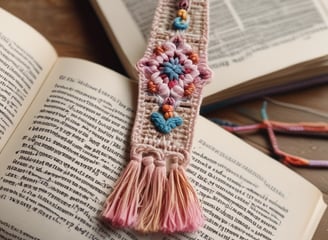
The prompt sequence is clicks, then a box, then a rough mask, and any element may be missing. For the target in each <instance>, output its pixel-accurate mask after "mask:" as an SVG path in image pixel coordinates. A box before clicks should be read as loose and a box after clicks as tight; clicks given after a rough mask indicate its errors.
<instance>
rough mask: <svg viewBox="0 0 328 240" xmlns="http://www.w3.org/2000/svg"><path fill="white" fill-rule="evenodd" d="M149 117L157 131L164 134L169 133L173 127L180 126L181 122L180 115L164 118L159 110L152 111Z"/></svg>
mask: <svg viewBox="0 0 328 240" xmlns="http://www.w3.org/2000/svg"><path fill="white" fill-rule="evenodd" d="M150 119H151V121H152V123H153V124H154V126H155V128H156V129H157V131H159V132H161V133H164V134H167V133H170V132H171V131H172V130H173V129H174V128H176V127H178V126H181V125H182V123H183V120H182V118H181V117H172V118H169V119H167V120H166V119H165V118H164V117H163V115H162V114H161V113H159V112H153V113H152V114H151V115H150Z"/></svg>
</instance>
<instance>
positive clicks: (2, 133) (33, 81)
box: [0, 8, 57, 152]
mask: <svg viewBox="0 0 328 240" xmlns="http://www.w3.org/2000/svg"><path fill="white" fill-rule="evenodd" d="M56 58H57V55H56V53H55V50H54V49H53V47H52V46H51V45H50V43H49V42H48V41H47V40H45V39H44V38H43V37H42V36H41V35H40V34H39V33H37V32H36V31H35V30H34V29H32V28H31V27H30V26H28V25H27V24H25V23H24V22H22V21H21V20H19V19H17V18H16V17H14V16H12V15H10V14H9V13H7V12H6V11H5V10H3V9H1V8H0V89H1V91H0V152H1V149H2V148H3V146H4V145H5V143H6V141H7V139H8V138H9V136H10V135H11V134H12V132H13V131H14V129H15V127H16V125H17V123H18V122H19V121H20V119H21V118H22V116H23V115H24V113H25V110H26V108H27V107H28V106H29V104H30V103H31V101H32V99H33V97H34V95H35V94H36V93H37V91H38V90H39V88H40V86H41V84H42V82H43V80H44V78H45V76H46V75H47V73H48V71H49V70H50V68H51V67H52V65H53V64H54V62H55V60H56Z"/></svg>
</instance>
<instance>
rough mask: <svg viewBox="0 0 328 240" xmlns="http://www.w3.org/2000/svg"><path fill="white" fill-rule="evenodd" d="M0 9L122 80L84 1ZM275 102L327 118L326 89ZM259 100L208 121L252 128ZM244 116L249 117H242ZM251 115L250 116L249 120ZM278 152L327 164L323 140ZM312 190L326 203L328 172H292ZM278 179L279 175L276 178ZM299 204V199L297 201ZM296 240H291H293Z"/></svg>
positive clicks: (0, 2) (326, 228) (284, 112)
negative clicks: (315, 188)
mask: <svg viewBox="0 0 328 240" xmlns="http://www.w3.org/2000/svg"><path fill="white" fill-rule="evenodd" d="M0 7H2V8H4V9H6V10H8V11H9V12H11V13H12V14H14V15H16V16H17V17H19V18H21V19H22V20H24V21H25V22H27V23H28V24H30V25H31V26H33V27H34V28H35V29H37V30H38V31H39V32H40V33H41V34H43V35H44V36H45V37H46V38H47V39H48V40H49V41H50V42H51V43H52V44H53V46H54V47H55V49H56V50H57V52H58V55H59V56H69V57H79V58H84V59H88V60H91V61H93V62H97V63H99V64H102V65H104V66H107V67H109V68H111V69H113V70H115V71H117V72H120V73H122V74H125V71H124V69H123V67H122V65H121V64H120V62H119V60H118V57H117V55H116V53H115V51H114V49H113V47H112V46H111V44H110V42H109V40H108V39H107V37H106V34H105V32H104V30H103V28H102V26H101V24H100V22H99V20H98V18H97V16H96V15H95V13H94V12H93V9H92V7H91V5H90V4H89V2H88V1H86V0H83V1H81V0H79V1H78V0H24V1H23V0H10V1H8V0H0ZM270 97H272V98H274V99H275V100H279V101H282V102H287V103H293V104H297V105H300V106H305V107H307V108H309V109H311V110H318V111H321V112H323V113H324V114H328V84H323V85H320V86H315V87H311V88H307V89H305V90H297V91H293V92H289V93H286V94H281V95H276V96H270ZM261 104H262V100H252V101H247V102H243V103H242V104H237V105H233V106H229V107H226V108H224V109H220V110H218V111H216V112H213V113H211V114H207V115H206V116H207V117H219V118H221V119H227V120H230V121H234V122H236V123H239V124H248V123H254V122H256V121H257V120H258V119H259V109H260V106H261ZM245 110H246V112H247V114H245V113H244V111H245ZM247 115H249V116H247ZM269 116H270V117H271V118H272V119H274V120H283V121H284V120H285V121H288V120H289V121H293V120H294V121H317V120H322V121H327V116H326V117H325V118H321V117H319V116H317V115H314V114H310V113H304V112H303V111H294V110H291V109H289V108H284V107H280V106H278V105H272V104H270V103H269ZM240 137H242V138H243V139H244V140H245V141H247V142H248V143H249V144H251V145H253V146H255V147H256V148H258V149H260V150H261V151H264V152H266V153H268V154H271V148H270V145H269V144H268V141H267V136H266V134H265V132H262V133H256V134H243V135H242V136H240ZM278 141H279V144H280V145H281V147H282V149H283V150H285V151H287V152H289V153H291V154H296V155H301V156H303V157H306V158H311V159H328V148H327V147H328V144H327V137H324V138H321V139H313V138H309V137H300V136H286V135H279V140H278ZM290 168H292V169H293V170H294V171H296V172H298V173H299V174H300V175H302V176H304V177H305V178H306V179H308V180H309V181H311V182H312V183H313V184H314V185H316V186H317V187H318V188H319V189H320V190H321V191H322V192H323V193H324V198H325V201H326V202H327V203H328V184H327V183H328V169H327V170H325V169H307V168H296V167H290ZM277 175H279V173H277ZM300 201H302V199H300ZM313 239H315V240H323V239H328V212H327V211H326V213H325V215H324V217H323V219H322V221H321V222H320V225H319V227H318V229H317V231H316V234H315V236H314V238H313ZM291 240H294V239H291Z"/></svg>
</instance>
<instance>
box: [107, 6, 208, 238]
mask: <svg viewBox="0 0 328 240" xmlns="http://www.w3.org/2000/svg"><path fill="white" fill-rule="evenodd" d="M190 2H191V1H190V0H179V1H177V0H170V1H167V0H160V1H159V4H158V8H157V9H156V13H155V14H154V16H155V17H154V21H153V24H152V26H153V28H152V32H151V34H150V40H149V43H148V46H147V50H146V52H145V55H144V57H143V58H142V59H141V60H140V61H139V62H138V64H137V70H138V72H139V93H138V107H137V111H136V116H135V121H134V126H133V131H132V134H131V144H130V146H131V155H130V162H129V163H128V165H127V167H126V168H125V169H124V170H123V172H122V174H121V176H120V177H119V179H118V181H117V183H116V186H115V188H114V189H113V191H112V193H111V194H110V196H109V197H108V199H107V201H106V204H105V209H104V211H103V212H102V220H103V221H104V222H106V223H110V224H112V225H115V226H119V227H128V228H132V229H134V230H137V231H140V232H142V233H149V232H158V231H161V232H167V233H174V232H191V231H196V230H197V229H198V228H200V227H201V226H202V225H203V223H204V216H203V214H202V207H201V203H200V201H199V200H198V197H197V193H196V191H195V190H194V188H193V186H192V184H191V183H190V182H189V180H188V177H187V174H186V171H185V168H186V166H187V165H188V163H189V162H190V159H191V148H192V144H191V143H192V137H193V130H194V126H195V122H196V121H195V119H196V118H197V116H198V112H199V111H198V110H199V106H200V103H201V90H202V87H203V86H204V85H205V84H207V83H208V82H209V79H210V77H211V71H210V70H209V68H208V67H207V64H206V62H207V51H206V48H207V39H208V24H207V20H208V19H207V17H208V0H202V4H197V5H196V6H197V7H195V11H194V12H193V15H192V17H194V19H195V21H193V23H194V24H193V27H192V28H190V29H189V30H188V32H183V31H184V30H185V29H187V28H188V26H189V20H190V16H189V12H188V11H189V9H190ZM176 3H177V5H175V4H176ZM175 7H177V9H176V8H175ZM174 11H177V18H176V19H175V20H173V19H171V18H167V17H162V16H171V13H172V12H174ZM172 21H173V30H176V31H172V28H170V27H169V28H168V26H171V25H172ZM172 34H173V36H172ZM169 36H170V37H169ZM170 38H171V39H170ZM188 43H189V44H192V45H193V47H194V49H193V48H192V46H191V45H189V44H188ZM197 53H198V54H200V55H198V54H197ZM178 115H181V116H186V117H185V119H182V117H180V116H178ZM182 124H183V127H180V126H181V125H182ZM178 127H180V128H179V129H176V128H178Z"/></svg>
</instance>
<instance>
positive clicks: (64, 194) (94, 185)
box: [0, 58, 325, 240]
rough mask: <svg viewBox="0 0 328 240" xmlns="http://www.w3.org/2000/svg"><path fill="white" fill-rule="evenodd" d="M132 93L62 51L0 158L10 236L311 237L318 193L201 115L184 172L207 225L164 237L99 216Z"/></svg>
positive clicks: (0, 224) (124, 148)
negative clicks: (118, 226) (108, 222)
mask: <svg viewBox="0 0 328 240" xmlns="http://www.w3.org/2000/svg"><path fill="white" fill-rule="evenodd" d="M136 91H137V88H136V85H134V83H132V82H131V81H129V80H128V79H126V78H124V77H122V76H121V75H119V74H117V73H114V72H112V71H110V70H108V69H105V68H104V67H101V66H99V65H96V64H93V63H90V62H86V61H83V60H76V59H67V58H60V60H59V61H58V63H57V64H56V66H55V68H54V69H53V71H52V73H51V75H50V76H49V78H48V80H47V82H46V83H45V85H44V86H43V89H42V95H39V96H38V97H37V99H36V100H35V102H34V103H33V108H31V109H30V110H29V113H28V115H26V118H25V119H24V121H23V122H22V123H21V125H20V126H19V127H18V129H17V131H16V132H15V134H14V135H13V137H12V139H11V140H10V142H9V144H7V146H6V148H5V149H4V151H3V152H2V153H1V155H0V159H1V162H2V164H1V165H0V212H1V215H0V234H2V236H4V238H9V239H19V238H22V239H46V240H54V239H73V240H74V239H79V240H81V239H92V240H98V239H99V240H104V239H115V240H116V239H119V240H121V239H162V240H169V239H172V240H173V239H176V240H178V239H181V240H187V239H213V240H214V239H271V240H274V239H275V240H281V239H300V240H302V239H310V236H312V234H313V232H314V230H315V228H316V226H317V223H318V221H319V220H320V217H321V215H322V213H323V210H324V209H325V204H324V203H323V201H322V196H321V193H320V192H319V191H318V190H317V189H316V188H315V187H313V185H311V184H310V183H309V182H307V181H305V180H304V179H303V178H301V177H299V176H298V175H296V174H295V173H294V172H292V171H291V170H289V169H287V168H286V167H285V166H283V165H281V164H279V163H277V162H275V161H274V160H273V159H271V158H269V157H267V156H265V155H264V154H263V153H260V152H259V151H257V150H255V149H253V148H252V147H250V146H248V145H246V144H245V143H244V142H242V141H241V140H239V139H238V138H237V137H235V136H233V135H232V134H230V133H228V132H226V131H224V130H222V129H221V128H219V127H218V126H216V125H214V124H213V123H210V122H209V121H207V120H205V119H204V118H201V117H199V119H198V122H197V126H196V134H195V139H194V147H193V150H192V160H191V162H190V164H189V166H188V168H187V174H188V176H189V178H190V181H191V182H192V184H193V185H194V187H195V189H196V191H197V192H198V195H199V198H200V201H201V203H202V205H203V209H204V215H205V218H206V223H205V225H204V227H203V228H201V229H200V230H199V231H198V232H195V233H183V234H173V235H168V236H164V235H159V234H156V235H140V234H137V233H135V232H132V231H129V230H118V229H114V228H112V227H111V226H104V225H103V224H102V223H101V222H100V220H99V218H98V216H99V214H100V212H101V211H102V209H103V205H104V201H105V199H106V198H107V196H108V194H109V193H110V192H111V191H112V189H113V185H114V182H115V181H116V180H117V178H118V176H119V175H120V173H121V171H122V169H123V168H124V167H125V165H126V163H127V161H128V159H129V136H130V131H131V128H132V124H133V118H134V110H133V109H135V107H136V106H135V103H136V100H137V99H136V98H137V92H136ZM209 132H211V134H208V133H209ZM236 149H238V151H236ZM281 176H283V179H282V178H281ZM27 219H28V221H27ZM310 222H311V224H309V223H310Z"/></svg>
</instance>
